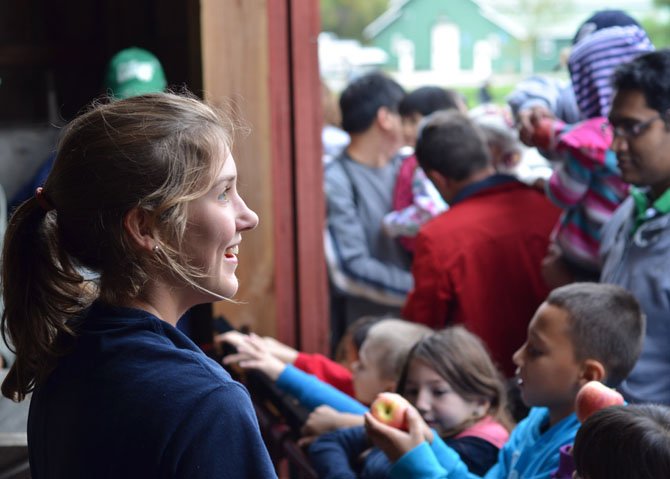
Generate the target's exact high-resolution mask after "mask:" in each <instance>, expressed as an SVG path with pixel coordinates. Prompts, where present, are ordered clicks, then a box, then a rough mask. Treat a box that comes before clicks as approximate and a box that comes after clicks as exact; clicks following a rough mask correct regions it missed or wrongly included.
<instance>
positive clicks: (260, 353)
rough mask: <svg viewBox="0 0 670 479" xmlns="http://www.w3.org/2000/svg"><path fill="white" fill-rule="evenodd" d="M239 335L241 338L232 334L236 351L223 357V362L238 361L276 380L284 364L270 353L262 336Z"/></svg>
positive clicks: (247, 367)
mask: <svg viewBox="0 0 670 479" xmlns="http://www.w3.org/2000/svg"><path fill="white" fill-rule="evenodd" d="M226 334H229V333H226ZM224 336H225V335H224ZM241 336H242V338H239V337H236V336H233V338H234V339H232V340H233V341H235V342H236V343H237V344H235V346H236V347H237V353H235V354H231V355H229V356H226V357H224V358H223V364H233V363H238V364H239V366H240V367H242V368H244V369H255V370H258V371H261V372H263V373H265V374H266V375H267V376H268V377H269V378H270V379H272V380H273V381H276V380H277V378H278V377H279V375H280V374H281V373H282V371H284V368H285V367H286V365H285V364H284V363H283V362H282V361H281V360H280V359H278V358H276V357H274V356H273V355H272V353H270V351H269V349H268V347H267V345H266V344H265V341H264V340H263V338H261V337H259V336H257V335H255V334H253V333H252V334H250V335H249V336H245V335H241ZM231 344H233V343H231Z"/></svg>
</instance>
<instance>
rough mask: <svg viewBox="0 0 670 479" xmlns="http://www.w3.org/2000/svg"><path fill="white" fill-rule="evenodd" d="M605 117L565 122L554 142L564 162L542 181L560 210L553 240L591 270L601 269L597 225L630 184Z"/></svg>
mask: <svg viewBox="0 0 670 479" xmlns="http://www.w3.org/2000/svg"><path fill="white" fill-rule="evenodd" d="M606 121H607V120H606V119H605V118H602V117H600V118H592V119H590V120H586V121H584V122H582V123H578V124H576V125H571V126H570V127H565V126H563V128H564V129H563V131H562V132H561V133H560V135H559V139H558V144H557V146H556V152H557V153H558V154H560V155H561V156H562V157H563V163H562V164H561V165H559V167H558V168H557V169H556V170H555V171H554V173H553V174H552V176H551V178H550V179H549V181H548V182H547V184H546V191H547V196H549V198H550V199H551V201H552V202H553V203H555V204H556V205H558V206H560V207H561V208H563V210H564V212H563V215H562V216H561V219H560V221H559V222H558V224H557V225H556V228H555V229H554V232H553V239H554V241H555V242H556V243H558V245H559V246H560V248H561V250H562V251H563V253H564V255H565V257H566V259H567V260H568V261H569V262H572V263H574V264H576V265H578V266H580V267H582V268H584V269H586V270H588V271H593V272H598V271H599V269H600V268H599V260H598V248H599V246H600V237H601V236H600V229H601V227H602V225H603V224H604V223H606V222H607V220H609V219H610V217H611V216H612V214H613V213H614V210H615V209H616V208H617V206H619V203H621V202H622V201H623V200H624V199H625V198H626V197H627V196H628V189H629V185H628V184H627V183H624V181H623V180H622V179H621V177H620V173H619V170H618V168H617V161H616V156H615V154H614V152H613V151H611V150H610V149H609V146H610V144H611V143H612V133H611V131H610V130H609V129H606V128H603V124H604V123H606ZM568 128H571V129H568Z"/></svg>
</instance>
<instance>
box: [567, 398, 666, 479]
mask: <svg viewBox="0 0 670 479" xmlns="http://www.w3.org/2000/svg"><path fill="white" fill-rule="evenodd" d="M572 454H573V457H574V461H575V465H576V468H577V474H575V475H574V476H573V477H574V478H575V479H656V478H661V477H670V409H669V408H668V407H666V406H660V405H651V404H648V405H633V406H615V407H609V408H607V409H603V410H601V411H598V412H596V413H595V414H593V416H591V417H590V418H589V419H587V420H586V421H585V422H584V424H583V425H582V427H581V428H580V429H579V432H577V437H576V439H575V446H574V448H573V450H572Z"/></svg>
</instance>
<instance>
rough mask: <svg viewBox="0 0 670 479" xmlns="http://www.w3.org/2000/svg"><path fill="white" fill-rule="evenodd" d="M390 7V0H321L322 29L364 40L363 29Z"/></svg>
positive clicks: (344, 36)
mask: <svg viewBox="0 0 670 479" xmlns="http://www.w3.org/2000/svg"><path fill="white" fill-rule="evenodd" d="M388 6H389V0H321V29H322V30H323V31H326V32H334V33H336V34H337V35H338V36H339V37H341V38H355V39H357V40H364V38H363V29H364V28H365V27H366V26H368V25H369V24H370V22H372V21H373V20H374V19H375V18H377V17H378V16H379V15H381V14H382V13H384V12H385V11H386V9H387V8H388Z"/></svg>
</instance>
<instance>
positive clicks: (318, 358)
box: [293, 353, 356, 399]
mask: <svg viewBox="0 0 670 479" xmlns="http://www.w3.org/2000/svg"><path fill="white" fill-rule="evenodd" d="M293 365H294V366H295V367H296V368H298V369H300V370H302V371H305V372H306V373H309V374H313V375H314V376H316V377H317V378H319V379H320V380H321V381H323V382H324V383H328V384H330V385H331V386H334V387H336V388H337V389H339V390H340V391H342V392H343V393H345V394H348V395H349V396H351V397H352V398H354V399H356V396H355V395H354V381H353V379H352V376H351V371H349V370H348V369H347V368H345V367H344V366H342V365H341V364H339V363H336V362H335V361H333V360H331V359H328V358H327V357H325V356H322V355H321V354H307V353H298V357H297V358H296V360H295V361H294V363H293Z"/></svg>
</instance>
